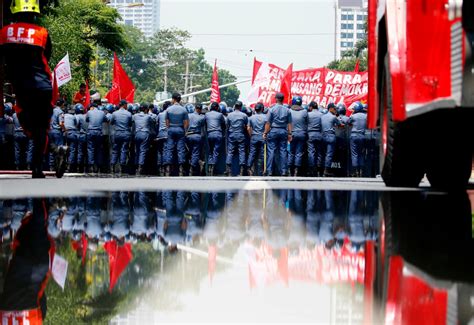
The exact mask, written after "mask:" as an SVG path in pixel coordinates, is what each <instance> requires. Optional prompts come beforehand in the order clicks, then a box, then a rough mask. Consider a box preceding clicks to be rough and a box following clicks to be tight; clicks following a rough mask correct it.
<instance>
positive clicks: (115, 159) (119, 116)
mask: <svg viewBox="0 0 474 325" xmlns="http://www.w3.org/2000/svg"><path fill="white" fill-rule="evenodd" d="M110 124H112V125H113V126H114V144H113V147H112V158H111V160H110V163H111V169H112V171H113V172H114V173H117V174H121V173H122V172H123V171H124V169H125V167H126V165H127V157H128V152H129V150H130V141H131V137H132V113H130V112H129V111H128V110H127V101H126V100H124V99H122V100H121V101H120V103H119V109H118V110H116V111H115V112H114V113H113V114H112V117H111V119H110ZM119 156H120V159H119Z"/></svg>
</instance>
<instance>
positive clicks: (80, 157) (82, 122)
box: [76, 114, 87, 166]
mask: <svg viewBox="0 0 474 325" xmlns="http://www.w3.org/2000/svg"><path fill="white" fill-rule="evenodd" d="M76 120H77V128H78V129H79V136H78V139H79V141H78V144H77V164H78V165H80V166H82V164H84V159H85V150H86V145H87V122H86V114H76Z"/></svg>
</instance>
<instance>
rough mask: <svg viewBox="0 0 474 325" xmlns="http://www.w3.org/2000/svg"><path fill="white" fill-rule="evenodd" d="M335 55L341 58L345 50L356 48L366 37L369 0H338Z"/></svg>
mask: <svg viewBox="0 0 474 325" xmlns="http://www.w3.org/2000/svg"><path fill="white" fill-rule="evenodd" d="M336 1H337V3H336V8H335V10H336V26H335V35H336V36H335V44H334V57H335V58H336V59H340V58H341V56H342V53H344V51H347V50H350V49H352V48H354V46H355V44H356V43H357V41H359V40H361V39H364V37H365V33H366V32H365V22H366V21H367V1H368V0H336Z"/></svg>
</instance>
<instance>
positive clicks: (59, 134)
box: [48, 107, 64, 167]
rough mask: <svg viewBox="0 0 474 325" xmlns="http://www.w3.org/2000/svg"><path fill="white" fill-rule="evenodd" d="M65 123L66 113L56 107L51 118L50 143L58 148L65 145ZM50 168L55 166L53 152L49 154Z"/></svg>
mask: <svg viewBox="0 0 474 325" xmlns="http://www.w3.org/2000/svg"><path fill="white" fill-rule="evenodd" d="M63 122H64V113H63V111H62V109H61V108H59V107H55V108H54V109H53V115H52V116H51V122H50V129H49V133H48V137H49V143H51V144H54V145H55V146H56V147H57V146H62V145H64V137H63V131H62V128H61V124H62V123H63ZM49 166H50V167H52V166H54V154H53V152H52V150H50V152H49Z"/></svg>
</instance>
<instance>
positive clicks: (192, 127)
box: [187, 112, 205, 135]
mask: <svg viewBox="0 0 474 325" xmlns="http://www.w3.org/2000/svg"><path fill="white" fill-rule="evenodd" d="M204 122H205V116H204V115H202V114H199V113H197V112H194V113H192V114H189V127H188V132H187V133H188V135H189V134H202V131H203V129H204Z"/></svg>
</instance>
